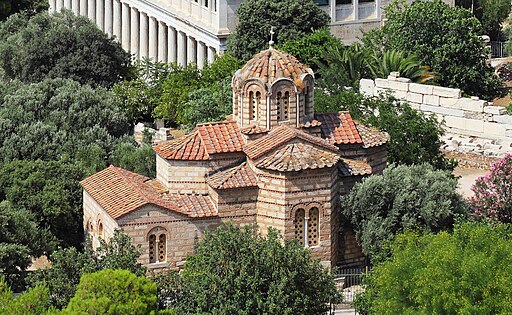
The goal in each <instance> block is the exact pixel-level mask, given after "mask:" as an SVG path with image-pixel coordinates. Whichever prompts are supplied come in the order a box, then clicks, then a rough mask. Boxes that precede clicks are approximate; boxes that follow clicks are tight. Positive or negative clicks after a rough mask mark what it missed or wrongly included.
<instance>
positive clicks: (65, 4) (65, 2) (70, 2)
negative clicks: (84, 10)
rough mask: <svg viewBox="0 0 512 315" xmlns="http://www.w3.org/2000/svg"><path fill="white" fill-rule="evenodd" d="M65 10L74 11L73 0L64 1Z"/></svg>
mask: <svg viewBox="0 0 512 315" xmlns="http://www.w3.org/2000/svg"><path fill="white" fill-rule="evenodd" d="M64 8H66V9H68V10H71V9H72V1H71V0H64Z"/></svg>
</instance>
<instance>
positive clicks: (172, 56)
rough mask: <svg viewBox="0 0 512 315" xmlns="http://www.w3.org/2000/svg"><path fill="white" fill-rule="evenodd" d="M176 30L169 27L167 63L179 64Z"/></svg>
mask: <svg viewBox="0 0 512 315" xmlns="http://www.w3.org/2000/svg"><path fill="white" fill-rule="evenodd" d="M177 45H178V43H177V42H176V30H175V29H174V28H173V27H170V26H169V27H167V62H169V63H170V62H177V56H176V54H177V51H176V48H177V47H178V46H177Z"/></svg>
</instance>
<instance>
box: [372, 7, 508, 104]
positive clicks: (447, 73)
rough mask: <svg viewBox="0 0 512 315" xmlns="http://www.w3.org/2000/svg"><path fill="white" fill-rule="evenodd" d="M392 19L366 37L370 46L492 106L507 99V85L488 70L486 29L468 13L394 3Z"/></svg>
mask: <svg viewBox="0 0 512 315" xmlns="http://www.w3.org/2000/svg"><path fill="white" fill-rule="evenodd" d="M386 17H387V18H388V20H387V22H386V24H385V25H384V26H383V27H382V29H380V30H374V31H371V32H369V33H367V34H365V37H364V38H363V42H364V43H365V46H369V47H375V49H379V50H380V49H383V50H390V49H396V50H399V51H403V52H406V53H408V54H414V55H416V56H417V57H418V58H419V60H420V62H421V63H422V64H423V65H427V66H429V67H430V68H431V69H432V71H434V72H436V73H438V74H439V77H438V79H436V83H438V84H439V85H441V86H447V87H454V88H460V89H461V90H463V92H464V93H466V94H469V95H476V96H479V97H480V98H482V99H488V100H492V99H493V98H495V97H499V96H503V95H504V94H505V90H504V88H503V82H502V81H501V79H499V78H498V76H496V75H495V74H494V69H493V68H492V67H491V66H490V65H488V64H487V55H488V53H487V50H486V47H485V45H484V43H483V41H482V40H481V38H480V35H482V28H481V24H480V22H479V21H478V20H477V19H476V18H475V17H473V16H472V14H471V12H469V11H468V10H465V9H462V8H454V7H450V6H448V5H447V4H445V3H443V2H442V1H441V0H435V1H413V2H412V3H411V4H405V2H404V1H402V0H394V1H393V2H391V4H390V5H389V6H388V7H387V9H386Z"/></svg>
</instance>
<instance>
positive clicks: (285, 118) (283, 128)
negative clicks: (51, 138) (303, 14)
mask: <svg viewBox="0 0 512 315" xmlns="http://www.w3.org/2000/svg"><path fill="white" fill-rule="evenodd" d="M232 88H233V114H232V115H230V116H229V117H228V119H227V120H225V121H220V122H212V123H205V124H199V125H197V127H196V128H195V129H194V130H193V131H192V132H191V133H190V134H189V135H187V136H185V137H183V138H180V139H177V140H170V141H167V142H163V143H160V144H158V145H156V146H155V147H154V151H155V153H156V161H157V163H156V164H157V169H156V173H157V176H156V178H155V179H151V178H147V177H144V176H141V175H138V174H135V173H132V172H130V171H127V170H124V169H121V168H117V167H115V166H110V167H108V168H106V169H105V170H102V171H100V172H98V173H96V174H94V175H92V176H90V177H88V178H86V179H84V180H83V181H82V182H81V184H82V186H83V188H84V192H83V194H84V195H83V200H84V228H85V230H86V231H87V233H89V234H90V235H91V237H92V239H93V242H95V243H97V242H98V238H99V237H101V238H104V239H107V240H108V238H109V237H110V236H111V235H112V234H113V232H114V230H115V229H117V228H121V229H123V230H124V231H125V232H126V233H127V234H128V235H129V236H130V237H131V239H132V241H133V243H134V244H140V245H141V246H142V250H143V254H142V256H141V257H140V260H141V262H142V263H144V264H145V265H146V266H148V268H154V269H159V268H177V267H178V268H179V267H180V266H181V265H182V264H183V262H184V261H185V259H186V257H187V255H190V254H192V253H193V251H194V246H195V244H196V243H197V241H198V240H199V239H201V237H202V235H203V234H204V232H205V231H207V230H213V229H215V228H216V227H218V226H221V225H223V224H225V223H226V222H228V221H230V222H233V223H234V224H235V225H238V226H243V225H256V226H257V230H258V232H259V233H260V234H262V235H266V234H267V233H268V230H269V228H274V229H276V230H278V231H279V232H280V233H281V234H282V235H283V236H284V238H286V239H292V238H296V239H298V241H299V242H300V243H301V244H302V245H304V246H305V247H308V248H310V249H311V252H312V254H313V256H314V257H317V258H319V259H320V260H321V261H322V263H323V264H324V265H325V266H327V267H333V266H335V265H336V264H338V263H339V262H340V261H341V262H344V263H357V262H358V261H359V262H360V259H361V256H360V255H358V254H357V253H354V252H353V251H352V250H351V249H350V248H349V247H350V246H348V245H347V243H349V242H350V238H351V237H350V235H348V237H347V234H346V233H345V234H344V233H343V232H340V231H343V229H342V227H340V218H339V208H340V196H341V195H344V194H346V193H347V192H348V191H349V190H350V189H351V188H352V186H353V185H354V183H355V182H357V181H359V180H361V178H362V177H364V176H368V175H371V174H378V173H381V172H382V171H383V169H384V168H385V166H386V143H387V140H388V135H387V134H386V133H385V132H381V131H379V130H376V129H373V128H369V127H366V126H364V125H362V124H360V123H358V122H357V121H354V120H353V119H352V117H351V116H350V114H349V113H348V112H340V113H315V112H314V74H313V72H312V70H311V69H309V68H307V67H306V66H305V65H302V64H301V63H300V62H298V61H297V59H296V58H295V57H293V56H290V55H288V54H286V53H283V52H280V51H278V50H276V49H273V48H272V47H270V49H268V50H265V51H262V52H260V53H259V54H257V55H255V56H254V58H253V59H251V60H250V61H249V62H248V63H247V64H246V65H245V66H244V67H243V68H242V69H240V70H238V71H237V72H236V74H235V75H234V77H233V80H232ZM351 240H352V241H353V237H352V238H351Z"/></svg>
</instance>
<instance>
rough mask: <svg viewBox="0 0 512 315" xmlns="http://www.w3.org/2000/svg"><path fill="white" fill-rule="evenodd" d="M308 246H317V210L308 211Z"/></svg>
mask: <svg viewBox="0 0 512 315" xmlns="http://www.w3.org/2000/svg"><path fill="white" fill-rule="evenodd" d="M308 219H309V220H308V235H307V238H308V246H317V245H318V208H316V207H315V208H311V209H309V218H308Z"/></svg>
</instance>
